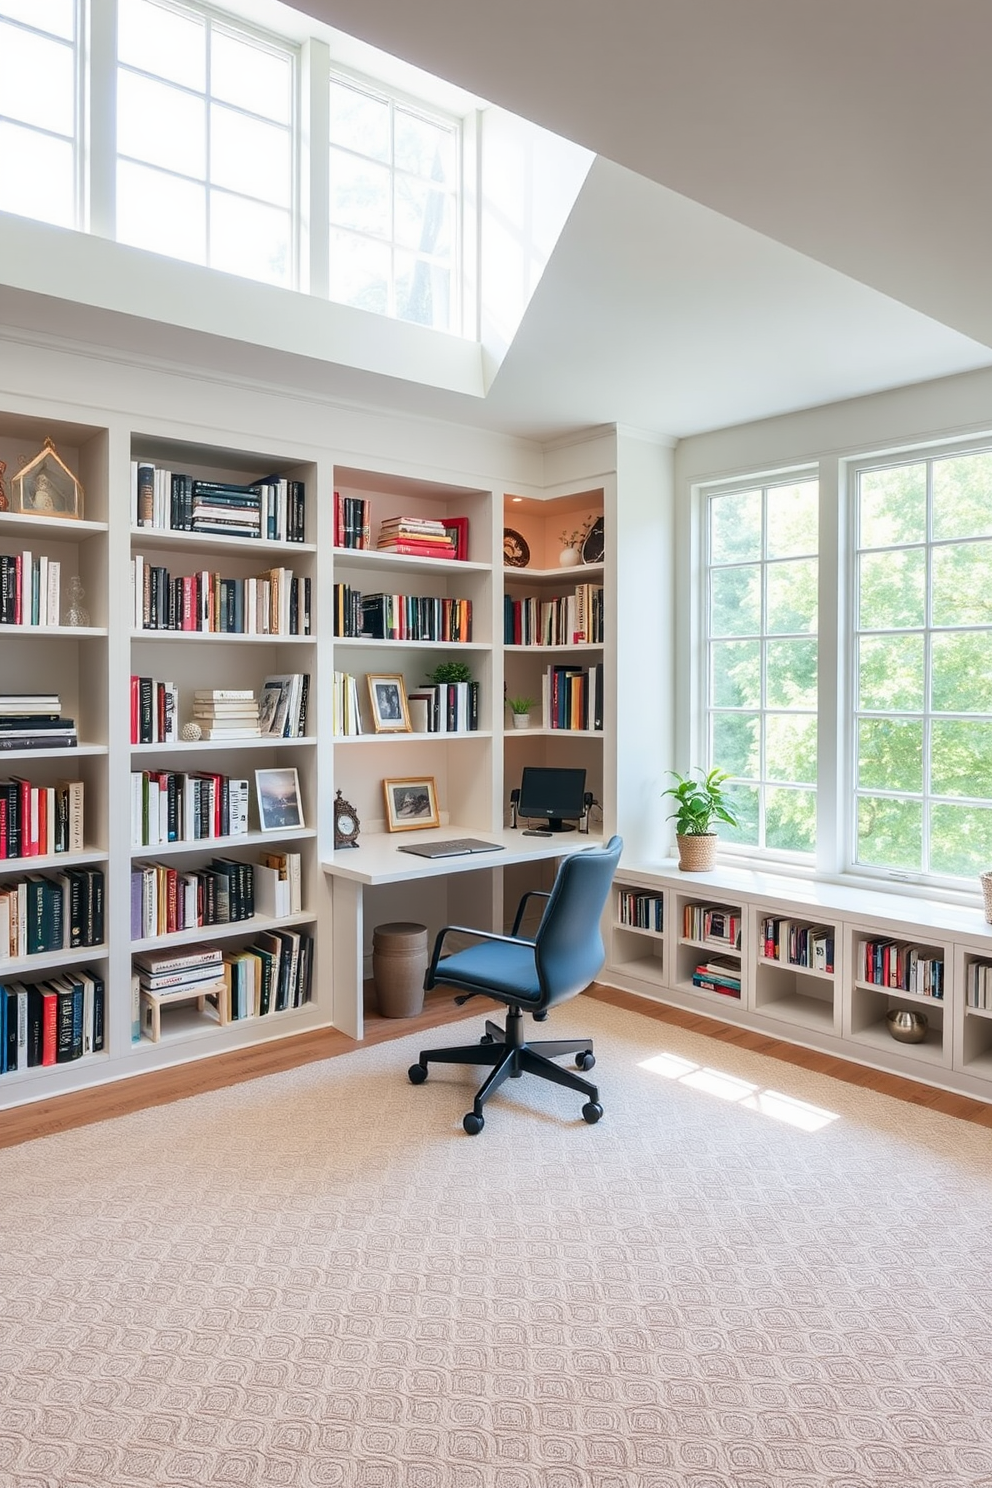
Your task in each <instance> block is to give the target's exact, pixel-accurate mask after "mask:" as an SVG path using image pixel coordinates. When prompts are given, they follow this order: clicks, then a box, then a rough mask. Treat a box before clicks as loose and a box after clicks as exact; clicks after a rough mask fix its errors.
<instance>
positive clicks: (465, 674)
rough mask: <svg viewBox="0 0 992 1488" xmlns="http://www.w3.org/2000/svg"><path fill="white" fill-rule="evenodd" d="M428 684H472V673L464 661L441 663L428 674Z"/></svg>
mask: <svg viewBox="0 0 992 1488" xmlns="http://www.w3.org/2000/svg"><path fill="white" fill-rule="evenodd" d="M427 680H428V682H471V680H472V672H471V670H470V668H469V667H468V665H467V663H465V662H464V661H439V662H438V664H437V666H436V667H435V668H434V670H433V671H432V672H428V674H427Z"/></svg>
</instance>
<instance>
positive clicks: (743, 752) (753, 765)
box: [710, 713, 761, 780]
mask: <svg viewBox="0 0 992 1488" xmlns="http://www.w3.org/2000/svg"><path fill="white" fill-rule="evenodd" d="M711 727H712V730H713V738H712V743H711V751H712V752H711V755H710V758H711V759H714V760H718V761H719V763H720V768H721V769H722V770H726V771H727V772H728V774H730V775H736V776H738V777H739V778H741V779H743V780H758V779H760V778H761V753H760V743H761V716H760V714H758V713H714V714H713V715H712V724H711Z"/></svg>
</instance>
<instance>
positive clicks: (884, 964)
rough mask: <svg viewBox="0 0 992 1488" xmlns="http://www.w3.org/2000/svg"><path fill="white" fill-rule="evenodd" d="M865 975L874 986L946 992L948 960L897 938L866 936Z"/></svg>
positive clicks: (916, 993) (924, 994)
mask: <svg viewBox="0 0 992 1488" xmlns="http://www.w3.org/2000/svg"><path fill="white" fill-rule="evenodd" d="M861 975H862V977H863V978H864V980H865V981H866V982H870V983H871V985H872V986H873V987H889V988H892V989H894V990H895V991H898V992H912V993H913V994H914V996H917V997H935V998H938V999H940V998H943V996H944V962H943V960H942V959H941V958H940V957H939V956H930V955H928V954H927V953H926V951H924V950H921V949H920V948H919V947H918V946H913V945H903V944H902V942H901V941H897V940H866V941H865V942H864V945H863V947H862V955H861Z"/></svg>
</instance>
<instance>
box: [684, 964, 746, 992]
mask: <svg viewBox="0 0 992 1488" xmlns="http://www.w3.org/2000/svg"><path fill="white" fill-rule="evenodd" d="M692 985H693V986H694V987H702V988H703V990H704V991H707V992H720V993H722V994H723V996H724V997H740V995H741V969H740V966H739V965H738V964H736V963H735V962H733V961H725V960H723V959H722V958H721V957H719V956H717V957H714V958H713V960H711V961H701V962H700V963H699V965H698V966H697V967H696V969H695V971H694V972H693V973H692Z"/></svg>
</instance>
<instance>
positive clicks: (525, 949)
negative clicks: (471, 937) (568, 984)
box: [436, 941, 541, 1003]
mask: <svg viewBox="0 0 992 1488" xmlns="http://www.w3.org/2000/svg"><path fill="white" fill-rule="evenodd" d="M436 979H437V981H439V982H448V983H451V984H452V985H454V986H456V987H464V988H466V989H467V990H469V991H471V990H472V989H473V988H476V987H477V988H478V989H479V991H480V992H489V993H490V994H492V995H495V996H496V997H500V995H501V994H502V995H504V996H505V997H506V998H508V999H509V1000H511V1001H512V1000H515V999H517V998H519V1000H520V1001H521V1002H522V1003H533V1002H540V1000H541V984H540V982H539V981H538V977H537V967H536V965H535V963H534V948H533V946H529V945H519V946H518V945H507V944H506V943H505V942H502V941H495V942H493V941H489V942H486V941H483V942H481V943H480V944H479V945H474V946H469V948H468V950H466V951H458V952H457V953H456V954H455V955H454V956H446V957H445V959H444V960H443V961H439V962H438V967H437V972H436Z"/></svg>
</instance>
